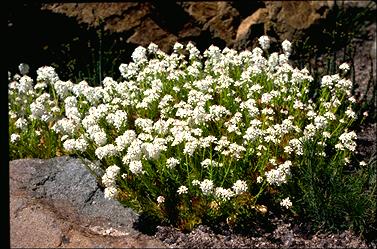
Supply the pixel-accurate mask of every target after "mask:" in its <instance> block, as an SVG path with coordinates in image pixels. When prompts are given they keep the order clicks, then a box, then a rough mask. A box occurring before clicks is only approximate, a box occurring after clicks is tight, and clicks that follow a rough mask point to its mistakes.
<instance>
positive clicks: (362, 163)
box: [359, 161, 367, 166]
mask: <svg viewBox="0 0 377 249" xmlns="http://www.w3.org/2000/svg"><path fill="white" fill-rule="evenodd" d="M359 165H360V166H366V165H367V163H366V162H364V161H361V162H360V163H359Z"/></svg>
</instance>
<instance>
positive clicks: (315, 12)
mask: <svg viewBox="0 0 377 249" xmlns="http://www.w3.org/2000/svg"><path fill="white" fill-rule="evenodd" d="M333 2H334V1H278V2H275V1H272V2H270V1H266V2H262V1H253V2H247V3H238V2H171V3H164V2H162V1H151V2H145V3H144V2H142V3H135V2H130V3H80V4H75V3H55V4H44V5H43V7H42V9H45V10H49V11H52V12H54V13H61V14H65V15H67V16H70V17H74V18H76V20H77V21H78V22H80V23H85V24H88V25H89V26H98V25H99V24H100V23H101V22H103V25H104V28H105V30H110V31H112V32H122V33H124V34H125V35H126V36H127V37H126V38H127V41H128V42H130V43H134V44H138V45H143V46H145V45H148V44H149V42H154V43H156V44H158V45H160V46H161V47H162V49H163V50H165V51H167V50H169V47H171V46H172V45H173V44H174V43H175V42H176V41H177V40H178V41H186V40H188V39H187V38H189V39H190V40H192V41H194V42H197V43H203V39H204V38H206V37H207V39H208V38H209V41H207V43H210V42H211V41H210V40H211V39H212V40H215V42H218V43H219V44H222V45H224V46H228V47H233V46H234V47H236V48H246V47H250V46H251V45H254V43H255V41H256V38H258V37H259V36H260V35H263V34H269V35H271V36H274V37H275V38H276V39H278V40H284V39H293V38H295V39H296V38H302V35H303V33H302V32H303V31H306V30H308V29H310V28H311V27H312V26H313V25H317V24H318V23H319V22H320V21H321V20H324V19H325V18H326V17H327V14H328V12H329V11H330V10H331V8H332V7H333V5H334V3H333ZM146 43H148V44H146ZM208 45H210V44H208Z"/></svg>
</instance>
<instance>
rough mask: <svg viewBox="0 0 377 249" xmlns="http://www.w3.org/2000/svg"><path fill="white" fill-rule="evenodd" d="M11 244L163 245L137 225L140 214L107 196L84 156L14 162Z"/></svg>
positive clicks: (11, 197) (10, 165)
mask: <svg viewBox="0 0 377 249" xmlns="http://www.w3.org/2000/svg"><path fill="white" fill-rule="evenodd" d="M9 174H10V218H11V220H10V228H11V229H10V234H11V247H49V248H60V247H63V248H66V247H80V248H84V247H85V248H93V247H96V248H98V247H99V248H106V247H118V248H119V247H142V248H145V247H158V248H161V247H164V246H163V244H162V243H161V242H160V241H158V240H156V239H154V238H153V237H149V236H147V235H144V234H141V233H140V232H139V231H137V230H135V229H134V228H133V226H134V223H135V222H137V220H138V215H137V214H136V213H135V212H133V211H132V210H131V209H129V208H124V207H123V206H121V205H120V204H119V203H118V202H116V201H111V200H107V199H105V198H104V195H103V192H102V190H101V189H100V188H99V186H98V185H97V183H96V181H95V178H94V177H93V176H92V175H91V174H90V173H89V171H88V170H87V169H86V168H85V166H84V165H83V164H82V163H81V161H80V160H79V159H73V158H70V157H67V156H64V157H58V158H53V159H49V160H40V159H20V160H15V161H11V162H10V164H9Z"/></svg>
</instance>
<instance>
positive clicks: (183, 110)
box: [9, 36, 356, 214]
mask: <svg viewBox="0 0 377 249" xmlns="http://www.w3.org/2000/svg"><path fill="white" fill-rule="evenodd" d="M259 43H260V45H261V48H262V49H261V48H259V47H256V48H254V49H253V50H252V51H242V52H240V53H238V52H237V51H235V50H233V49H229V48H225V49H223V50H221V49H219V48H218V47H216V46H213V45H212V46H210V47H209V48H208V49H207V50H206V51H204V53H203V54H201V53H200V51H199V50H198V49H197V48H196V47H195V46H194V45H193V44H192V43H188V44H187V45H186V46H184V45H182V44H180V43H177V44H176V45H175V46H174V52H173V53H172V54H171V55H168V54H166V53H164V52H162V51H161V50H159V49H158V46H157V45H156V44H151V45H150V46H148V48H143V47H138V48H136V50H135V51H134V52H133V54H132V62H130V63H129V64H122V65H120V67H119V70H120V73H121V75H122V77H123V78H124V79H123V80H122V81H120V82H117V81H115V80H114V79H112V78H110V77H106V78H105V79H104V80H103V82H102V83H103V84H102V86H98V87H92V86H90V85H89V84H88V83H87V82H85V81H81V82H79V83H77V84H74V83H72V82H71V81H66V82H64V81H61V80H60V79H59V76H58V75H57V74H56V72H55V70H54V69H53V68H52V67H42V68H40V69H38V71H37V74H38V77H37V84H34V82H33V80H32V79H31V78H30V77H28V76H27V75H24V76H22V77H21V76H19V77H18V78H17V79H15V80H13V81H12V82H10V83H9V93H10V96H11V98H14V101H16V102H17V101H18V102H21V103H26V104H29V107H28V108H27V107H24V105H23V106H21V107H17V108H16V107H15V106H16V105H15V104H14V103H13V104H11V107H10V110H11V111H10V119H11V122H13V126H12V127H14V128H12V129H13V130H12V135H11V139H10V142H11V143H17V141H19V140H20V139H22V138H21V137H20V135H19V134H18V133H17V131H20V130H22V129H25V127H27V126H28V125H29V124H30V123H31V122H33V121H38V122H44V123H46V124H48V125H49V128H51V131H53V132H55V133H56V134H57V135H58V138H59V139H60V141H61V142H62V143H63V148H64V150H65V152H66V153H71V154H78V155H80V156H83V157H89V158H91V159H92V160H93V161H97V162H100V163H101V164H102V167H103V168H105V169H106V172H105V174H104V175H103V176H102V184H103V185H104V186H105V196H106V198H120V197H119V196H122V195H120V193H125V196H133V197H129V202H130V203H131V204H132V203H136V202H137V203H138V205H137V206H138V207H140V205H142V203H144V204H145V203H146V202H149V203H151V205H155V206H156V208H155V209H156V210H161V213H164V212H166V210H165V209H164V208H163V207H164V205H165V204H166V203H170V200H179V202H180V203H181V204H180V207H181V206H184V205H186V206H190V205H191V204H190V203H191V202H192V201H193V200H197V199H200V200H205V201H209V202H211V201H214V200H215V201H216V202H217V203H219V205H220V206H219V207H220V208H222V207H225V206H226V203H228V202H229V201H237V200H240V199H242V198H247V196H252V197H250V200H252V201H253V202H254V203H253V205H254V204H255V203H256V202H257V199H258V198H257V197H258V196H259V195H260V193H263V190H265V189H266V188H267V187H268V188H273V189H276V190H277V191H278V190H279V187H280V186H281V185H283V184H287V183H288V182H289V176H290V175H291V169H292V168H294V167H304V166H305V165H302V162H304V160H302V158H303V157H304V156H305V155H306V154H305V153H306V152H307V148H308V146H311V147H310V148H315V149H314V150H315V151H316V153H317V155H318V156H321V157H323V158H324V160H326V157H327V158H328V160H330V159H331V158H332V157H331V156H332V155H327V154H326V151H332V150H331V149H332V148H335V149H336V151H340V152H339V153H342V154H341V155H342V156H343V158H349V155H350V153H351V152H353V151H354V150H355V147H356V143H355V140H356V135H355V133H354V132H352V131H348V130H346V128H347V126H348V125H349V124H350V123H352V121H353V120H354V119H355V118H356V114H355V113H354V111H353V110H352V103H353V102H355V101H354V100H355V98H354V97H353V96H352V95H351V91H350V90H351V88H352V82H351V81H349V80H348V79H345V78H342V76H341V75H339V74H336V75H326V76H324V77H322V80H321V89H320V94H319V97H318V98H317V99H316V100H315V101H314V100H312V99H310V98H309V97H308V93H309V89H310V87H309V86H310V84H311V82H312V81H313V77H312V76H311V75H310V74H309V71H308V70H307V69H305V68H304V69H302V70H299V69H298V68H293V67H292V66H291V65H290V64H289V61H288V58H289V56H290V54H291V52H292V48H291V43H290V42H289V41H284V42H283V43H282V51H283V53H281V54H279V53H276V52H275V53H271V54H269V55H267V56H265V55H264V53H265V52H266V51H267V50H268V49H269V47H270V40H269V38H268V37H267V36H263V37H261V38H260V39H259ZM340 68H341V69H342V70H344V71H346V70H348V67H347V65H346V64H342V65H341V67H340ZM22 70H23V72H26V69H24V68H23V69H22ZM22 96H27V97H22ZM120 172H121V173H122V174H121V177H118V176H119V174H120ZM172 186H174V188H172ZM172 189H173V191H172ZM140 193H143V194H142V196H141V194H140ZM135 194H136V195H137V194H138V195H139V196H137V197H135ZM131 198H133V199H132V200H131ZM141 199H143V201H140V200H141ZM144 204H143V205H144ZM166 205H167V204H166ZM280 205H281V206H282V207H285V208H289V207H291V206H292V203H291V201H290V200H289V198H286V199H284V200H282V201H281V203H280ZM165 214H166V213H165Z"/></svg>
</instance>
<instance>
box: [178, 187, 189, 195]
mask: <svg viewBox="0 0 377 249" xmlns="http://www.w3.org/2000/svg"><path fill="white" fill-rule="evenodd" d="M187 192H188V188H187V187H186V186H183V185H182V186H180V187H179V188H178V190H177V193H178V194H179V195H181V194H187Z"/></svg>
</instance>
